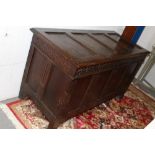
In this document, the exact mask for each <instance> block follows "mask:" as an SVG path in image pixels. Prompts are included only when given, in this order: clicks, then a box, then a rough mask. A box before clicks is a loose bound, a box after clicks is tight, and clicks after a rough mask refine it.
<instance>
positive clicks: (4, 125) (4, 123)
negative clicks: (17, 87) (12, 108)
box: [0, 97, 18, 129]
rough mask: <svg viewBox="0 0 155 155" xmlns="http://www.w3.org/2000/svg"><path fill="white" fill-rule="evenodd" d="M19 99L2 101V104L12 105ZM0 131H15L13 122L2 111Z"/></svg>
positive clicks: (0, 113)
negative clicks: (11, 103)
mask: <svg viewBox="0 0 155 155" xmlns="http://www.w3.org/2000/svg"><path fill="white" fill-rule="evenodd" d="M17 99H18V98H17V97H15V98H12V99H8V100H4V101H1V103H10V102H13V101H16V100H17ZM0 129H15V127H14V125H13V124H12V122H11V121H10V120H9V119H8V117H6V115H5V113H4V112H3V111H1V110H0Z"/></svg>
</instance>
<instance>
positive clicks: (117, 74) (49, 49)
mask: <svg viewBox="0 0 155 155" xmlns="http://www.w3.org/2000/svg"><path fill="white" fill-rule="evenodd" d="M31 31H32V32H33V39H32V43H31V47H30V52H29V55H28V60H27V64H26V67H25V72H24V76H23V81H22V85H21V90H20V97H21V98H25V97H29V98H31V99H32V100H33V101H34V102H35V103H36V105H38V108H40V110H41V111H42V112H43V113H44V115H45V116H46V118H47V119H48V120H49V121H50V126H49V127H50V128H56V127H57V126H58V125H59V124H60V123H62V122H64V121H66V120H67V119H69V118H71V117H74V116H76V115H79V114H80V113H82V112H85V111H87V110H89V109H91V108H93V107H95V106H97V105H99V104H101V103H103V102H106V101H108V100H110V99H112V98H114V97H122V96H123V94H124V93H125V91H126V90H127V88H128V86H129V85H130V83H131V82H132V80H133V78H134V76H135V74H136V73H137V71H138V69H139V68H140V66H141V64H142V63H143V61H144V59H145V57H146V55H147V54H148V53H149V52H148V51H146V50H145V49H143V48H141V47H139V46H138V45H135V46H133V45H130V44H128V43H126V42H125V41H123V40H121V38H120V36H119V35H118V34H117V33H115V32H113V31H93V30H66V29H40V28H33V29H31Z"/></svg>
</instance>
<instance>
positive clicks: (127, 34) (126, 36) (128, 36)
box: [121, 26, 137, 43]
mask: <svg viewBox="0 0 155 155" xmlns="http://www.w3.org/2000/svg"><path fill="white" fill-rule="evenodd" d="M136 29H137V26H126V27H125V29H124V31H123V34H122V36H121V38H122V39H123V40H125V41H126V42H128V43H131V40H132V38H133V36H134V34H135V32H136Z"/></svg>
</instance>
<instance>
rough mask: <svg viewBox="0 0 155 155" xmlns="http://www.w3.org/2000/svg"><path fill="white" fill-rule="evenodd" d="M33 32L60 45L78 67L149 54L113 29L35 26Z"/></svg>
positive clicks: (67, 56) (71, 63) (66, 55)
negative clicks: (126, 40)
mask: <svg viewBox="0 0 155 155" xmlns="http://www.w3.org/2000/svg"><path fill="white" fill-rule="evenodd" d="M32 32H34V33H35V34H38V35H42V36H43V37H44V38H45V39H46V40H47V41H48V43H51V44H54V45H55V46H56V47H58V48H59V49H60V50H61V54H62V55H63V56H65V57H66V58H67V59H66V61H69V62H70V65H74V66H75V67H76V69H77V70H79V69H81V68H85V67H88V66H96V65H101V64H104V63H112V62H113V61H118V60H125V59H129V58H134V57H137V56H146V55H147V54H148V51H146V50H145V49H143V48H141V47H139V46H138V45H135V46H133V45H130V44H128V43H126V42H125V41H123V40H121V39H120V36H119V35H118V34H117V33H115V32H113V31H99V30H96V31H95V30H69V29H44V28H43V29H41V28H33V29H32ZM62 67H63V66H62ZM72 76H74V75H72Z"/></svg>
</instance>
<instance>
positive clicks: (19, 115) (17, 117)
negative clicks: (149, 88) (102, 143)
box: [3, 90, 155, 129]
mask: <svg viewBox="0 0 155 155" xmlns="http://www.w3.org/2000/svg"><path fill="white" fill-rule="evenodd" d="M6 109H7V110H6ZM3 110H4V111H5V112H6V114H7V115H8V117H9V118H10V119H11V121H12V122H14V124H16V128H28V129H37V128H38V129H44V128H48V125H49V122H48V121H47V120H46V119H45V117H44V116H43V114H42V113H41V112H40V111H39V110H38V109H37V107H36V106H35V104H34V103H33V102H32V101H31V100H18V101H15V102H12V103H8V104H6V105H3ZM10 115H11V117H10ZM12 116H13V117H12ZM154 117H155V107H152V106H150V104H149V103H147V102H146V101H145V100H144V99H142V98H141V97H140V96H137V95H136V94H135V93H133V92H132V91H131V90H128V91H127V92H126V94H125V96H124V98H123V99H121V100H119V101H117V100H115V99H113V100H111V101H110V104H109V106H106V105H105V104H104V103H103V104H102V105H100V106H98V107H95V108H94V109H92V110H89V111H87V112H86V113H83V114H81V115H79V116H77V117H74V118H72V119H70V120H68V121H66V122H65V123H63V124H62V125H60V126H59V129H143V128H145V127H146V126H147V125H148V124H149V123H150V122H151V121H152V120H153V119H154Z"/></svg>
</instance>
